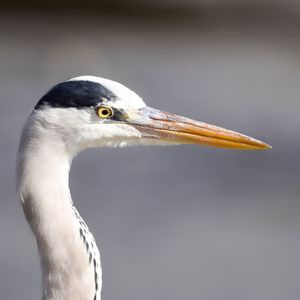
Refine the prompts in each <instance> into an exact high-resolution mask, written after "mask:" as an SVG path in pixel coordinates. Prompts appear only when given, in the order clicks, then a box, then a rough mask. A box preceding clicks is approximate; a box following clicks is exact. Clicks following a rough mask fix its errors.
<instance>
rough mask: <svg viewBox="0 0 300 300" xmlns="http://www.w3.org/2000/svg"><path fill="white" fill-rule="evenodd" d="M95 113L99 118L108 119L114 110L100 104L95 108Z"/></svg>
mask: <svg viewBox="0 0 300 300" xmlns="http://www.w3.org/2000/svg"><path fill="white" fill-rule="evenodd" d="M97 115H98V116H99V118H101V119H109V118H111V117H112V116H113V115H114V112H113V110H112V109H111V108H110V107H108V106H103V105H102V106H100V107H98V108H97Z"/></svg>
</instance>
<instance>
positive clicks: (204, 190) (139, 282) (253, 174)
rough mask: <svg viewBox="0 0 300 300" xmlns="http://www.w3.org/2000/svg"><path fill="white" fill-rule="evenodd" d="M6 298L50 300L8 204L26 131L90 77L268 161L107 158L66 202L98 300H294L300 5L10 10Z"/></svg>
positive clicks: (208, 153)
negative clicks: (90, 245)
mask: <svg viewBox="0 0 300 300" xmlns="http://www.w3.org/2000/svg"><path fill="white" fill-rule="evenodd" d="M0 63H1V68H0V101H1V109H0V116H1V117H0V139H1V148H0V151H1V156H0V160H1V169H0V176H1V181H0V190H1V208H0V236H1V243H0V298H1V299H40V274H39V261H38V255H37V250H36V245H35V240H34V238H33V236H32V234H31V233H30V231H29V228H28V226H27V224H26V222H25V219H24V217H23V213H22V210H21V206H20V204H19V203H18V201H17V198H16V195H15V190H14V189H15V188H14V169H15V155H16V151H17V147H18V140H19V136H20V130H21V128H22V125H23V123H24V121H25V118H26V116H27V115H28V114H29V113H30V111H31V109H32V107H33V106H34V105H35V103H36V102H37V100H38V99H39V98H40V97H41V96H42V95H43V94H44V93H45V92H46V91H47V90H48V89H49V88H50V87H51V86H52V85H54V84H55V83H57V82H60V81H63V80H66V79H68V78H70V77H75V76H78V75H84V74H91V75H98V76H102V77H107V78H111V79H114V80H117V81H120V82H122V83H124V84H125V85H127V86H128V87H130V88H132V89H133V90H135V91H136V92H137V93H139V94H140V95H141V96H142V97H143V98H144V100H145V101H146V103H148V104H149V105H151V106H153V107H157V108H160V109H163V110H166V111H171V112H174V113H177V114H182V115H186V116H188V117H192V118H195V119H198V120H201V121H205V122H209V123H213V124H216V125H220V126H224V127H226V128H229V129H233V130H237V131H240V132H243V133H245V134H248V135H251V136H253V137H255V138H258V139H261V140H263V141H265V142H267V143H270V144H271V145H272V146H273V149H272V150H271V151H265V152H242V151H229V150H220V149H211V148H201V147H197V146H180V147H162V148H159V147H157V148H156V147H145V148H128V149H98V150H91V151H86V152H84V153H83V154H81V155H80V156H79V157H78V158H77V159H76V160H75V161H74V164H73V168H72V173H71V182H70V184H71V191H72V194H73V198H74V200H75V203H76V205H77V207H78V209H79V211H80V212H81V214H82V216H83V218H84V219H85V220H86V221H87V223H88V225H89V226H90V228H91V230H92V231H93V233H94V235H95V237H96V240H97V241H98V245H99V247H100V250H101V254H102V264H103V272H104V278H103V293H102V295H103V299H123V300H132V299H143V300H152V299H164V300H171V299H172V300H182V299H191V300H192V299H203V300H216V299H222V300H241V299H243V300H248V299H249V300H250V299H251V300H252V299H256V300H282V299H285V300H298V299H300V261H299V251H300V236H299V234H300V233H299V231H300V199H299V195H300V188H299V176H300V167H299V161H300V153H299V149H300V139H299V128H300V118H299V109H300V102H299V91H300V4H299V1H292V0H291V1H271V0H270V1H267V0H265V1H263V0H261V1H245V0H243V1H242V0H240V1H239V0H231V1H229V0H228V1H224V0H215V1H208V0H199V1H196V0H189V1H187V0H185V1H183V0H177V1H171V0H160V1H154V0H152V1H147V0H143V1H133V0H131V1H121V0H120V1H117V0H115V1H108V0H106V1H79V0H78V1H70V0H69V1H68V0H64V1H47V2H46V1H44V2H42V1H15V0H9V1H1V2H0Z"/></svg>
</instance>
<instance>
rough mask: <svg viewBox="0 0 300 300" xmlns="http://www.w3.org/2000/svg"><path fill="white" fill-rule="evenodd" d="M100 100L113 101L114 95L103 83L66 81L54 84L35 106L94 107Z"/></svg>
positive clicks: (40, 107) (37, 107)
mask: <svg viewBox="0 0 300 300" xmlns="http://www.w3.org/2000/svg"><path fill="white" fill-rule="evenodd" d="M99 99H100V103H101V102H107V101H109V102H110V101H115V100H116V95H115V94H114V93H112V92H111V91H110V90H108V89H107V88H105V87H104V86H103V85H101V84H99V83H97V82H92V81H83V80H78V81H66V82H62V83H59V84H57V85H56V86H54V87H53V88H52V89H51V90H50V91H49V92H48V93H47V94H46V95H44V96H43V97H42V98H41V100H40V101H39V102H38V103H37V105H36V106H35V109H42V107H43V106H45V105H47V106H50V107H65V108H67V107H76V108H85V107H95V106H96V105H98V104H99Z"/></svg>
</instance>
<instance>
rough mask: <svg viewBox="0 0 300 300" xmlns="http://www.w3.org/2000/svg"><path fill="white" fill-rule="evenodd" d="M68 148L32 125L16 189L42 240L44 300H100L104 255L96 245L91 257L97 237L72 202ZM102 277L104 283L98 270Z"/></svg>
mask: <svg viewBox="0 0 300 300" xmlns="http://www.w3.org/2000/svg"><path fill="white" fill-rule="evenodd" d="M66 149H67V148H66V147H65V145H64V141H63V140H60V139H59V136H57V135H55V134H54V135H53V134H51V133H49V132H48V131H47V130H45V128H39V127H38V126H37V124H35V123H31V122H29V123H28V124H27V126H26V127H25V130H24V133H23V136H22V139H21V144H20V148H19V152H18V158H17V190H18V193H19V195H20V198H21V202H22V206H23V209H24V213H25V216H26V219H27V221H28V222H29V224H30V227H31V229H32V231H33V233H34V234H35V236H36V240H37V245H38V250H39V254H40V259H41V266H42V274H43V295H44V296H43V297H44V298H43V299H47V300H50V299H51V300H54V299H55V300H56V299H65V300H69V299H97V300H98V299H100V291H96V290H95V272H96V271H97V270H96V268H98V269H99V268H100V258H99V253H98V250H97V248H96V244H95V243H94V244H95V245H94V248H95V249H93V253H89V252H91V249H88V246H87V245H86V244H87V240H88V241H89V242H91V243H92V244H93V237H92V234H91V233H90V232H89V231H88V228H87V226H86V225H85V223H84V222H83V220H82V219H81V218H80V216H79V214H78V213H77V211H76V209H75V208H74V206H73V202H72V200H71V195H70V190H69V184H68V181H69V170H70V164H71V161H72V158H73V155H72V154H71V153H69V152H68V151H67V150H66ZM83 227H84V228H83ZM83 229H85V230H84V231H83ZM83 235H84V236H83ZM94 258H95V261H94ZM97 277H98V279H99V278H100V279H101V275H100V274H99V270H98V274H97ZM96 284H98V289H100V288H101V286H100V287H99V285H100V284H99V283H98V282H96Z"/></svg>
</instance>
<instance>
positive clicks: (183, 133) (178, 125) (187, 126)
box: [132, 107, 272, 150]
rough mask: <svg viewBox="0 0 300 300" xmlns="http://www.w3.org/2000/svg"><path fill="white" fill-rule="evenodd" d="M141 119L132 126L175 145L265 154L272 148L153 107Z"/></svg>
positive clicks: (254, 140) (147, 134)
mask: <svg viewBox="0 0 300 300" xmlns="http://www.w3.org/2000/svg"><path fill="white" fill-rule="evenodd" d="M139 113H140V118H139V120H138V121H137V122H134V123H133V124H132V125H133V126H134V127H136V128H137V129H138V130H139V131H140V132H142V134H143V136H145V137H149V138H154V139H160V140H164V141H166V142H168V143H175V144H177V143H178V144H200V145H206V146H212V147H219V148H231V149H241V150H264V149H270V148H272V147H271V146H270V145H268V144H266V143H264V142H261V141H259V140H256V139H253V138H251V137H249V136H246V135H243V134H241V133H238V132H234V131H231V130H227V129H224V128H221V127H217V126H213V125H210V124H206V123H202V122H198V121H194V120H191V119H188V118H185V117H181V116H177V115H174V114H171V113H167V112H162V111H159V110H156V109H153V108H150V107H145V108H143V109H141V110H140V111H139Z"/></svg>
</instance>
